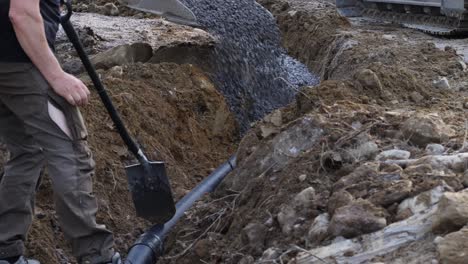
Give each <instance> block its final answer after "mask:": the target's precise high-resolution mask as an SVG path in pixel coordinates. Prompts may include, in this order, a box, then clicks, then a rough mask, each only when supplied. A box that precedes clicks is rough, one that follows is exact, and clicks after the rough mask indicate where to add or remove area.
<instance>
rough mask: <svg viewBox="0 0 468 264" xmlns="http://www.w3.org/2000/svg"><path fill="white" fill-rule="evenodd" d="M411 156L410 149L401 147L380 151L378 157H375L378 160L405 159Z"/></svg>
mask: <svg viewBox="0 0 468 264" xmlns="http://www.w3.org/2000/svg"><path fill="white" fill-rule="evenodd" d="M410 156H411V152H409V151H406V150H401V149H391V150H386V151H383V152H380V154H379V155H377V157H375V160H378V161H386V160H405V159H409V157H410Z"/></svg>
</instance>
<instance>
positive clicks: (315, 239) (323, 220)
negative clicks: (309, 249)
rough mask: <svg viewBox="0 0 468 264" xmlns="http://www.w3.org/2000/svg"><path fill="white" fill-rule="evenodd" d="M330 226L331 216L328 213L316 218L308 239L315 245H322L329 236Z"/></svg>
mask: <svg viewBox="0 0 468 264" xmlns="http://www.w3.org/2000/svg"><path fill="white" fill-rule="evenodd" d="M329 225H330V215H329V214H327V213H324V214H321V215H319V216H317V217H315V219H314V222H313V223H312V225H311V226H310V228H309V232H308V235H307V238H308V239H309V241H310V242H311V243H313V244H317V245H318V244H320V242H322V241H323V240H325V238H326V237H327V235H328V226H329Z"/></svg>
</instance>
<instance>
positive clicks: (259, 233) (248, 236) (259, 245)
mask: <svg viewBox="0 0 468 264" xmlns="http://www.w3.org/2000/svg"><path fill="white" fill-rule="evenodd" d="M267 232H268V228H267V227H266V226H265V225H263V224H259V223H250V224H248V225H247V226H246V227H244V228H243V229H242V241H243V243H244V244H246V245H248V246H249V247H250V248H251V249H253V250H255V251H256V253H258V254H261V253H262V251H263V247H264V246H265V238H266V235H267Z"/></svg>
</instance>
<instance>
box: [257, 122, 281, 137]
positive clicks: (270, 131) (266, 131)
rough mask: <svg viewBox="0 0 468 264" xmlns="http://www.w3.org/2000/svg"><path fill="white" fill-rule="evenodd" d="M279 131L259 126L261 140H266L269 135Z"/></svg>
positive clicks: (268, 126)
mask: <svg viewBox="0 0 468 264" xmlns="http://www.w3.org/2000/svg"><path fill="white" fill-rule="evenodd" d="M279 131H280V130H279V129H278V128H277V127H274V126H272V125H269V124H268V125H260V132H261V135H262V138H267V137H269V136H271V135H276V134H278V132H279Z"/></svg>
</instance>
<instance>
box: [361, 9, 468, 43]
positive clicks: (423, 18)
mask: <svg viewBox="0 0 468 264" xmlns="http://www.w3.org/2000/svg"><path fill="white" fill-rule="evenodd" d="M360 9H361V14H362V16H363V17H368V18H372V19H375V20H380V21H386V22H393V23H398V24H401V25H403V26H404V27H407V28H412V29H416V30H419V31H422V32H425V33H427V34H430V35H435V36H444V37H454V36H467V35H468V17H467V16H466V15H465V14H464V15H463V16H462V19H457V18H453V17H446V16H431V15H427V14H412V13H400V12H392V11H380V10H377V9H373V8H366V7H364V6H363V5H362V4H361V5H360Z"/></svg>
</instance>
